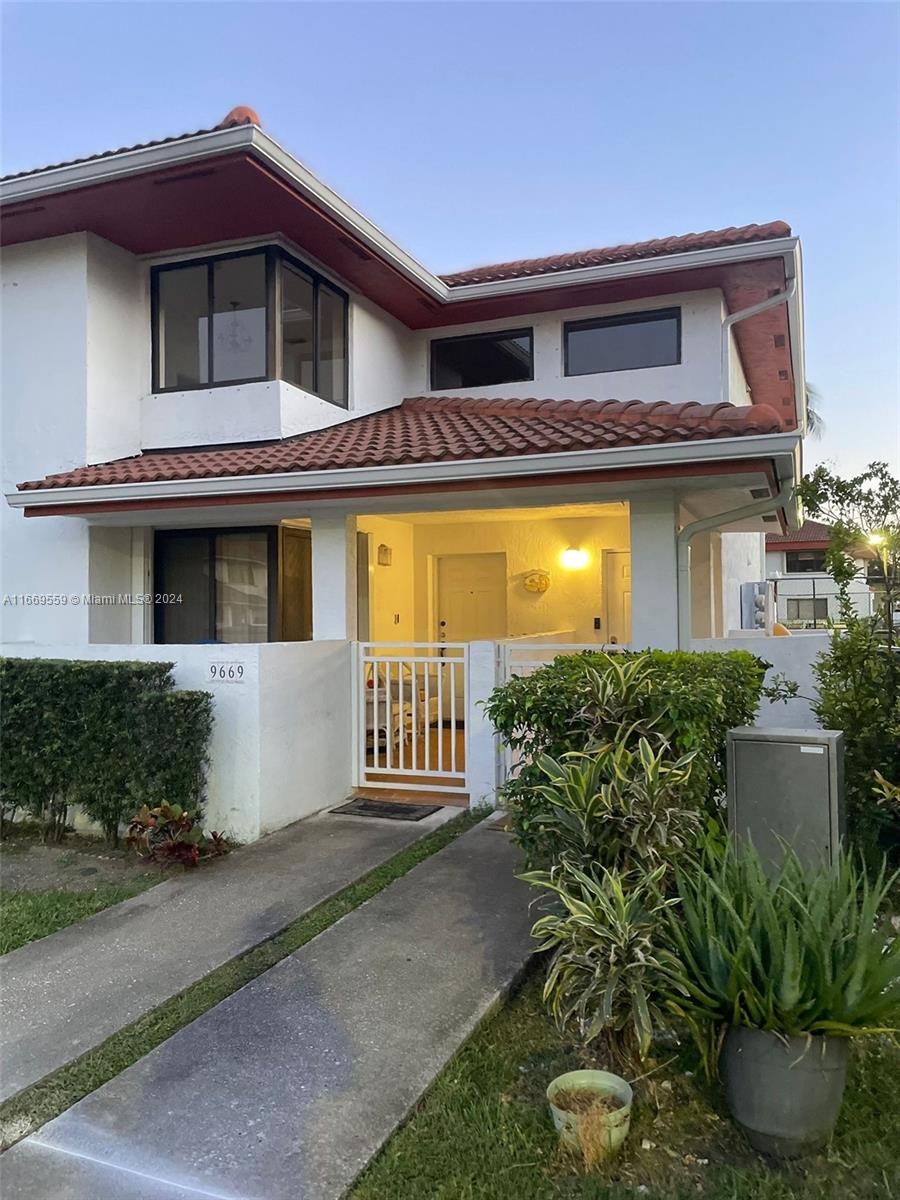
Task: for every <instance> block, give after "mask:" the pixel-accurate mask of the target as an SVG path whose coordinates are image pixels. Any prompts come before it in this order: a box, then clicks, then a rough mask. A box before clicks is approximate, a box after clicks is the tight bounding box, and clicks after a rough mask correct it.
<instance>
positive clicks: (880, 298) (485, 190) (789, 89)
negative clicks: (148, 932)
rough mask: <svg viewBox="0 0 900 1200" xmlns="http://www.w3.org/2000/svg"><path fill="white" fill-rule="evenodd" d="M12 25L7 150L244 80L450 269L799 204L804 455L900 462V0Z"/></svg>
mask: <svg viewBox="0 0 900 1200" xmlns="http://www.w3.org/2000/svg"><path fill="white" fill-rule="evenodd" d="M2 33H3V40H2V63H0V65H2V101H3V109H2V163H3V169H4V170H6V171H15V170H20V169H24V168H27V167H34V166H39V165H41V164H44V163H49V162H54V161H58V160H60V159H65V158H69V157H73V156H77V155H80V154H89V153H91V152H93V151H97V150H103V149H107V148H111V147H115V146H120V145H126V144H128V143H130V142H135V141H143V140H147V139H150V138H155V137H161V136H166V135H169V134H176V133H180V132H184V131H187V130H192V129H197V128H200V127H201V126H206V125H212V124H215V123H216V122H217V121H219V120H220V119H221V118H222V117H223V116H224V114H225V113H226V112H227V111H228V109H230V108H231V107H232V106H233V105H235V104H249V105H251V106H252V107H254V108H255V109H256V110H257V111H258V112H259V114H260V116H261V119H262V122H263V125H264V127H265V128H266V129H267V131H268V132H269V133H271V134H272V135H273V136H274V137H276V138H277V139H278V140H279V141H280V142H282V143H283V144H284V145H285V146H286V147H287V148H288V149H290V150H291V151H292V152H293V153H294V154H296V155H297V157H299V158H300V159H301V160H303V161H304V162H305V163H306V164H307V165H308V166H310V167H311V168H312V169H313V170H315V171H316V172H317V173H318V174H319V175H321V177H322V178H324V179H325V180H326V181H327V182H328V183H330V184H331V185H332V186H334V187H336V188H337V190H338V191H340V192H341V193H342V194H343V195H344V196H346V197H347V198H348V199H349V200H350V201H352V202H353V203H354V204H355V205H357V206H358V207H359V208H360V209H361V210H362V211H363V212H365V213H366V215H367V216H369V217H370V218H371V219H373V220H374V221H376V222H377V223H378V224H379V225H380V226H381V227H382V228H383V229H385V230H386V231H387V232H388V233H390V234H391V235H392V236H393V237H395V238H396V239H397V240H398V241H399V242H400V243H401V244H402V245H403V246H405V247H406V248H408V249H409V250H410V251H411V252H412V253H414V254H415V255H416V256H417V257H419V258H420V259H421V260H422V261H423V262H425V263H426V264H427V265H428V266H429V267H431V268H433V269H434V270H438V271H449V270H453V269H455V268H459V267H463V266H467V265H470V264H474V263H479V262H491V261H498V260H501V259H505V258H517V257H525V256H531V255H539V254H547V253H553V252H557V251H562V250H571V249H580V248H584V247H589V246H602V245H609V244H612V243H615V242H618V241H636V240H640V239H642V238H648V237H656V236H663V235H667V234H673V233H684V232H688V231H691V230H699V229H708V228H718V227H721V226H725V225H741V224H744V223H746V222H750V221H769V220H773V219H776V218H780V219H783V220H786V221H789V222H790V223H791V225H792V226H793V228H794V230H795V232H797V233H799V234H800V236H801V238H802V239H803V248H804V262H805V272H806V310H807V366H808V376H809V379H810V380H811V381H812V382H813V383H814V384H816V386H817V387H818V388H819V389H820V391H821V392H822V394H823V411H824V415H825V418H826V421H827V426H828V429H827V433H826V436H825V438H824V439H823V440H822V442H821V443H818V444H817V443H815V442H811V443H809V447H808V451H807V464H808V465H809V464H810V463H811V462H812V461H815V460H818V459H823V458H827V459H830V460H832V461H834V462H836V463H837V465H838V466H839V468H840V469H841V470H842V471H855V470H858V469H860V468H861V467H862V466H863V465H864V464H865V463H867V462H868V461H869V460H870V459H873V458H887V459H889V460H891V461H892V462H893V464H894V465H895V467H896V466H898V464H900V350H898V334H900V216H898V214H900V158H898V133H900V129H898V101H900V80H898V62H900V7H898V6H897V5H896V4H893V3H891V4H888V3H883V4H872V3H844V4H829V3H795V4H783V3H767V2H765V0H762V2H758V3H752V2H751V3H737V2H735V3H729V2H724V3H683V4H682V3H677V2H676V3H630V4H619V3H576V4H569V3H552V4H551V3H545V4H529V3H517V2H515V0H507V2H505V3H493V4H483V3H395V4H384V3H379V2H377V0H373V2H372V3H361V4H357V3H341V2H335V3H331V4H320V3H293V2H287V0H286V2H284V3H244V2H241V0H236V2H234V3H221V2H217V0H211V2H209V3H179V4H173V3H152V4H151V3H127V2H120V3H99V4H94V3H88V4H85V3H78V2H73V3H61V4H60V3H42V2H40V0H36V2H33V3H6V4H4V6H3V27H2ZM698 399H703V397H698Z"/></svg>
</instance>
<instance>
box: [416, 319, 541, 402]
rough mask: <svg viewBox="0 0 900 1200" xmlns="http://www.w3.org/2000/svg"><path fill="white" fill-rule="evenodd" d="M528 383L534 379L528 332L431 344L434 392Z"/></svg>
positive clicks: (471, 336) (473, 335)
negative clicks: (500, 384)
mask: <svg viewBox="0 0 900 1200" xmlns="http://www.w3.org/2000/svg"><path fill="white" fill-rule="evenodd" d="M528 379H534V336H533V332H532V330H531V329H504V330H502V331H499V332H497V333H470V334H464V335H463V336H462V337H452V338H437V339H436V340H435V341H433V342H432V343H431V386H432V388H434V389H435V390H436V391H440V390H446V389H447V388H470V387H490V386H492V385H493V384H496V383H521V382H522V381H524V380H528Z"/></svg>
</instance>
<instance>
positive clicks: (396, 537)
mask: <svg viewBox="0 0 900 1200" xmlns="http://www.w3.org/2000/svg"><path fill="white" fill-rule="evenodd" d="M357 529H358V530H359V531H360V532H361V533H365V534H366V535H367V536H368V539H369V637H370V640H371V641H373V642H403V641H406V642H412V641H415V640H416V628H415V594H414V588H413V575H414V571H415V563H414V540H413V526H412V525H411V524H410V523H409V521H399V520H397V521H395V520H392V519H391V518H389V517H360V518H359V520H358V521H357ZM380 545H384V546H387V547H389V549H390V551H391V563H390V566H385V565H383V564H380V563H379V562H378V547H379V546H380Z"/></svg>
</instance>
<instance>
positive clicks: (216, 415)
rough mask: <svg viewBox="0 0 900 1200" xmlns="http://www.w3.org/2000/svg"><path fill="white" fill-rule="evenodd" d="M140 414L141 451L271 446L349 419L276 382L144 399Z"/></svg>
mask: <svg viewBox="0 0 900 1200" xmlns="http://www.w3.org/2000/svg"><path fill="white" fill-rule="evenodd" d="M140 408H141V448H142V449H144V450H153V449H157V450H158V449H168V448H169V447H172V446H212V445H226V444H229V443H232V442H260V441H262V442H265V441H276V440H278V439H279V438H286V437H293V436H294V435H295V434H298V433H308V432H309V431H310V430H312V429H325V428H327V427H328V426H329V425H338V424H340V423H341V422H342V421H348V420H350V418H351V417H353V416H354V415H355V414H354V413H353V412H349V411H348V410H347V409H345V408H340V407H338V405H336V404H329V403H328V401H327V400H322V399H321V397H319V396H314V395H312V393H311V392H305V391H303V390H302V388H298V387H294V385H293V384H291V383H285V382H284V380H281V379H271V380H260V381H258V382H256V383H241V384H235V386H234V387H216V388H199V389H194V390H191V391H186V392H159V393H155V394H149V395H146V396H144V397H143V399H142V400H141V405H140Z"/></svg>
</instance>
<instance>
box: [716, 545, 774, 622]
mask: <svg viewBox="0 0 900 1200" xmlns="http://www.w3.org/2000/svg"><path fill="white" fill-rule="evenodd" d="M765 556H766V535H765V534H764V533H723V534H722V632H723V633H726V634H727V633H729V632H730V631H731V630H732V629H740V628H741V584H742V583H758V582H760V581H761V580H763V579H765V566H766V562H765Z"/></svg>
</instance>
